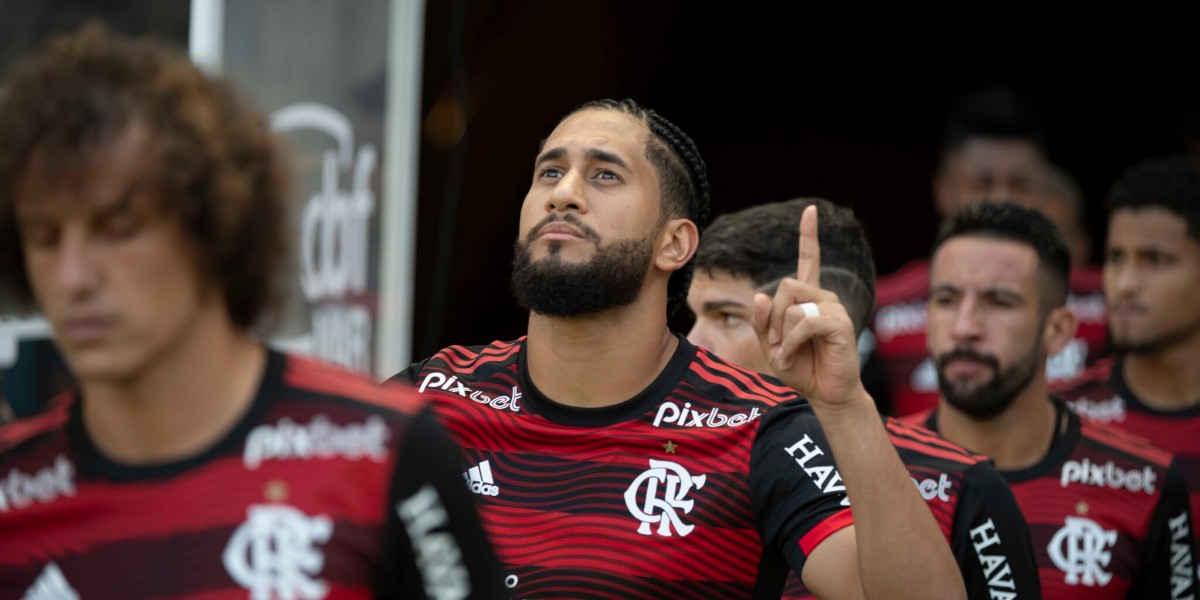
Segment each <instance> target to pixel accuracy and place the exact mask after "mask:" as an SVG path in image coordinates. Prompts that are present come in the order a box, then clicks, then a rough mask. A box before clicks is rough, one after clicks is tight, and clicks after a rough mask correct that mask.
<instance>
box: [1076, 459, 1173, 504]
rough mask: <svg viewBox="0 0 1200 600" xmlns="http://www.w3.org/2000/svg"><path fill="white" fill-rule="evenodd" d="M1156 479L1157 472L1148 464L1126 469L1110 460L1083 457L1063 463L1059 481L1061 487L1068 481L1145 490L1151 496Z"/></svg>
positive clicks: (1118, 488)
mask: <svg viewBox="0 0 1200 600" xmlns="http://www.w3.org/2000/svg"><path fill="white" fill-rule="evenodd" d="M1156 479H1158V473H1155V472H1154V470H1153V469H1151V468H1150V467H1149V466H1146V467H1142V468H1141V469H1136V470H1134V469H1131V470H1128V471H1127V470H1125V469H1122V468H1121V467H1118V466H1116V465H1115V464H1113V462H1112V461H1111V460H1110V461H1108V462H1106V463H1104V464H1102V465H1101V464H1097V463H1093V462H1092V461H1090V460H1088V459H1086V458H1085V459H1083V460H1080V461H1074V460H1069V461H1067V462H1066V463H1064V464H1063V468H1062V478H1061V483H1062V487H1067V484H1070V483H1082V484H1084V485H1094V486H1097V487H1110V488H1112V489H1114V490H1127V491H1130V492H1145V493H1146V494H1147V495H1150V496H1153V495H1154V481H1155V480H1156Z"/></svg>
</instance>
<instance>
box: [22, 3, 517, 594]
mask: <svg viewBox="0 0 1200 600" xmlns="http://www.w3.org/2000/svg"><path fill="white" fill-rule="evenodd" d="M285 207H286V197H285V195H284V178H283V175H282V166H281V164H280V159H279V155H278V151H277V150H276V142H275V140H274V138H273V136H272V135H271V134H270V131H269V128H268V126H267V123H266V120H265V119H264V118H262V116H261V115H260V114H259V113H257V112H256V111H254V110H253V109H251V108H250V107H249V106H248V105H247V104H246V103H245V102H243V101H242V100H241V99H240V98H239V97H238V95H237V94H236V93H235V91H234V90H233V89H232V88H231V87H230V86H229V85H227V84H225V83H222V82H220V81H216V80H214V79H211V78H209V77H206V76H204V75H203V74H202V73H201V72H200V71H199V70H198V69H197V68H196V67H195V66H193V65H192V64H190V63H189V61H188V60H187V58H186V57H184V56H182V55H181V54H179V53H178V52H176V51H174V50H173V49H171V48H169V47H167V46H165V45H162V44H160V43H156V42H153V41H150V40H132V39H127V38H123V37H119V36H116V35H113V34H110V33H108V32H107V31H106V29H105V28H103V27H102V26H98V25H92V26H88V27H85V28H83V29H82V30H81V31H79V32H77V33H75V34H72V35H68V36H63V37H60V38H56V39H54V40H52V41H51V42H50V43H48V44H47V46H46V47H45V48H43V49H42V50H41V51H40V52H38V53H36V54H34V55H32V56H30V57H28V58H26V59H24V60H23V61H22V62H21V63H20V64H19V65H18V66H17V67H16V68H15V69H14V71H13V72H12V74H11V76H10V78H9V79H8V80H7V82H6V86H5V90H4V93H3V95H2V96H0V262H2V263H3V268H0V278H2V279H0V282H2V285H3V286H4V287H5V288H7V289H10V290H13V291H15V292H16V293H17V295H18V296H19V297H22V298H24V299H25V300H26V302H27V303H29V304H32V305H35V306H36V307H37V308H38V309H40V310H41V312H42V314H43V315H45V317H46V319H47V320H48V321H49V322H50V324H51V326H52V327H53V330H54V333H55V336H56V340H57V344H58V346H59V348H60V350H61V351H62V355H63V356H64V357H65V359H66V363H67V365H68V366H69V367H70V369H71V371H72V372H73V373H74V375H75V376H76V378H77V381H78V382H79V387H78V390H77V391H76V390H71V391H68V392H65V393H64V394H62V395H60V396H58V397H57V398H56V399H55V400H54V401H53V402H52V403H51V405H50V406H49V407H47V408H46V410H44V411H43V412H41V413H40V414H38V415H36V416H35V417H32V418H30V419H28V420H25V421H17V422H14V423H11V424H9V425H6V426H4V427H2V428H0V532H3V533H2V534H0V537H2V538H3V543H0V596H2V597H5V598H18V597H25V598H79V597H82V598H114V597H120V598H149V597H155V598H176V597H189V598H192V597H201V596H203V597H231V596H233V597H243V598H244V597H246V596H251V597H254V598H268V597H271V598H323V597H327V596H329V597H343V598H365V597H376V596H378V597H404V598H451V597H453V598H463V597H480V598H484V597H487V598H492V597H503V596H504V588H503V586H502V581H501V577H500V574H499V571H498V569H497V567H496V563H495V558H494V555H493V554H492V551H491V548H490V544H489V541H488V540H487V538H486V537H485V535H484V534H483V531H482V528H481V524H480V522H479V519H478V515H477V513H476V510H475V507H474V503H473V501H472V498H471V495H470V493H469V492H468V490H467V489H466V488H465V487H464V486H463V481H462V479H461V477H462V475H461V473H462V467H461V466H460V464H461V453H460V451H459V450H458V449H457V448H456V447H455V446H454V444H453V443H452V442H451V441H450V439H449V438H448V437H447V436H446V435H445V433H444V431H443V430H442V429H441V428H440V426H439V425H438V424H437V422H436V420H435V419H434V417H433V415H432V413H431V411H430V409H429V407H428V405H427V404H426V403H425V401H424V400H422V399H421V398H420V397H419V396H418V395H417V394H416V393H414V392H413V391H411V390H408V389H404V388H401V387H391V386H389V387H386V388H380V387H379V386H376V385H375V384H374V382H372V381H370V380H368V379H366V378H363V377H360V376H357V375H353V374H351V373H349V372H346V371H342V370H340V369H337V368H334V367H331V366H326V365H322V364H318V363H317V362H314V361H311V360H306V359H300V358H297V357H294V356H289V355H286V354H282V353H279V352H277V351H274V350H271V349H268V348H267V347H265V346H264V344H263V342H262V341H260V340H259V339H258V338H257V337H256V336H255V335H254V334H253V333H252V329H251V328H252V327H253V326H255V325H256V324H258V323H259V321H260V319H261V318H262V317H263V316H264V315H265V314H266V313H267V311H268V310H269V309H271V308H272V307H273V306H274V303H275V300H276V298H278V295H277V294H276V292H277V290H278V289H279V288H278V287H277V285H274V283H275V282H277V281H278V276H279V274H280V273H281V271H283V268H282V267H283V261H284V260H285V259H286V257H287V256H288V252H287V248H288V244H287V235H286V233H285V231H286V228H287V222H288V220H287V219H286V218H285V217H286V212H285Z"/></svg>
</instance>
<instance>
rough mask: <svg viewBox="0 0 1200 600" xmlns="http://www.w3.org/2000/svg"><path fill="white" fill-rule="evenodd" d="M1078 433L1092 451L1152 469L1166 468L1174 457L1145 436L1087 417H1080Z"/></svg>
mask: <svg viewBox="0 0 1200 600" xmlns="http://www.w3.org/2000/svg"><path fill="white" fill-rule="evenodd" d="M1079 433H1080V437H1081V438H1082V440H1083V441H1084V442H1086V443H1087V445H1088V446H1089V447H1090V448H1091V449H1092V450H1093V451H1094V452H1097V453H1103V454H1107V455H1115V456H1116V457H1119V458H1124V459H1126V460H1128V461H1130V462H1134V463H1141V464H1143V465H1145V466H1148V467H1151V468H1154V469H1161V470H1166V469H1167V468H1168V467H1170V465H1171V461H1172V459H1173V458H1174V457H1173V456H1172V454H1171V453H1170V452H1167V451H1166V450H1163V449H1161V448H1158V447H1155V446H1154V445H1152V444H1151V443H1150V441H1149V440H1146V439H1145V438H1142V437H1138V436H1135V435H1133V434H1131V433H1128V432H1126V431H1124V430H1121V429H1117V428H1115V427H1110V426H1107V425H1102V424H1099V423H1095V422H1092V421H1089V420H1087V419H1080V427H1079Z"/></svg>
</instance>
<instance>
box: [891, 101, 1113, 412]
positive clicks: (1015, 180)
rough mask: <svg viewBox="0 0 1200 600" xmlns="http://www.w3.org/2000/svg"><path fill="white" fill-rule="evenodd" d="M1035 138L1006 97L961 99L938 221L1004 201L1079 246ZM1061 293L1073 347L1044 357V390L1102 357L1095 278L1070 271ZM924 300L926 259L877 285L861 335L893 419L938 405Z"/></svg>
mask: <svg viewBox="0 0 1200 600" xmlns="http://www.w3.org/2000/svg"><path fill="white" fill-rule="evenodd" d="M1044 137H1045V136H1044V132H1043V129H1042V125H1041V123H1040V120H1039V118H1038V116H1037V115H1036V114H1035V113H1034V111H1033V110H1032V107H1031V106H1030V105H1029V103H1028V102H1026V101H1025V100H1024V99H1023V98H1021V97H1020V96H1018V95H1017V94H1015V93H1014V92H1012V91H1011V90H1008V89H1006V88H991V89H983V90H979V91H977V92H974V93H971V94H969V95H967V96H965V97H964V98H963V99H962V100H961V101H960V102H959V104H958V105H957V106H956V107H955V108H954V110H953V111H952V112H951V114H950V116H949V118H948V119H947V122H946V126H945V133H944V135H943V139H942V145H941V151H940V154H939V157H938V165H937V168H936V170H935V172H934V177H933V200H934V207H935V208H936V209H937V213H938V216H939V218H941V219H946V218H949V217H952V216H953V215H954V213H955V212H957V211H958V210H961V208H962V207H963V206H965V205H967V204H968V203H969V202H972V201H988V202H992V201H997V200H1009V201H1013V202H1016V203H1018V204H1021V205H1023V206H1029V207H1033V208H1036V209H1038V210H1040V211H1043V212H1044V213H1045V214H1046V215H1047V216H1050V217H1059V218H1063V219H1066V220H1065V221H1063V222H1062V223H1061V229H1062V230H1063V231H1068V232H1078V233H1079V234H1080V235H1081V236H1082V235H1083V234H1084V230H1083V229H1082V227H1080V226H1079V219H1080V218H1081V217H1080V216H1081V214H1082V213H1081V212H1080V211H1077V210H1073V209H1072V208H1071V207H1070V206H1068V204H1069V201H1068V198H1067V196H1064V193H1066V194H1069V192H1064V190H1065V189H1066V187H1065V185H1066V184H1065V183H1064V182H1065V179H1063V178H1062V177H1061V176H1060V175H1059V174H1058V173H1057V172H1056V171H1055V167H1052V166H1051V165H1049V163H1048V162H1047V159H1046V151H1045V142H1044ZM1077 238H1078V236H1077ZM1086 243H1087V240H1086V239H1084V238H1079V239H1074V240H1072V244H1071V247H1072V248H1075V247H1080V248H1085V247H1086ZM1081 258H1082V257H1081ZM1070 283H1071V285H1070V296H1069V298H1068V303H1069V305H1070V306H1071V308H1072V310H1073V311H1075V314H1076V315H1077V316H1078V317H1079V326H1078V327H1077V331H1076V336H1075V339H1073V340H1071V342H1070V343H1068V344H1067V345H1066V346H1064V347H1063V349H1062V350H1061V351H1060V352H1059V353H1057V354H1055V355H1054V356H1052V357H1051V360H1050V363H1049V365H1048V370H1047V376H1048V377H1049V378H1050V379H1051V380H1057V379H1068V378H1070V377H1074V376H1076V375H1078V374H1079V373H1082V372H1083V370H1084V369H1085V368H1086V366H1087V365H1089V364H1091V363H1093V362H1095V361H1096V360H1097V359H1099V358H1100V357H1102V356H1103V355H1104V353H1105V352H1106V351H1107V345H1106V344H1107V337H1106V331H1105V329H1106V328H1105V321H1104V296H1103V292H1102V290H1101V285H1100V270H1099V269H1098V268H1096V267H1093V266H1089V265H1086V264H1079V265H1078V266H1077V267H1076V268H1075V269H1073V270H1072V272H1071V280H1070ZM928 294H929V260H928V258H926V257H921V258H917V259H914V260H912V261H909V262H908V263H906V264H905V265H904V266H902V267H901V268H900V269H898V270H897V271H895V272H893V273H890V274H887V275H885V276H882V277H880V278H879V280H878V282H877V284H876V299H875V306H876V310H875V316H874V318H873V319H872V321H871V325H870V331H871V334H872V335H871V341H873V342H874V352H875V354H874V357H873V358H874V359H875V360H877V361H878V362H879V365H880V368H881V370H882V371H883V373H884V379H885V380H886V384H885V385H884V386H883V387H885V389H887V390H888V393H887V399H886V401H885V404H886V406H889V407H890V408H891V411H892V414H894V415H896V416H902V415H907V414H912V413H915V412H919V411H922V410H927V409H929V408H932V407H933V406H934V405H936V404H937V399H938V386H937V369H936V367H935V366H934V364H933V363H932V362H931V361H930V360H929V355H928V353H927V352H926V351H925V348H926V323H925V307H926V303H927V302H928V300H929V296H928Z"/></svg>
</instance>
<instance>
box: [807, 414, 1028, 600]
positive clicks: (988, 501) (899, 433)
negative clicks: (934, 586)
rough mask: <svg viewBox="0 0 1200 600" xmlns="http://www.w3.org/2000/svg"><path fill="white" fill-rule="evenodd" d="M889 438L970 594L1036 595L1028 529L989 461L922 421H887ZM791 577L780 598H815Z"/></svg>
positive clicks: (1003, 483)
mask: <svg viewBox="0 0 1200 600" xmlns="http://www.w3.org/2000/svg"><path fill="white" fill-rule="evenodd" d="M886 425H887V432H888V437H889V438H890V439H891V441H892V445H893V446H895V447H896V451H897V453H898V454H899V455H900V460H901V461H902V462H903V463H904V466H905V468H907V469H908V473H909V476H911V477H912V481H913V484H914V485H916V486H917V489H918V490H919V491H920V492H921V497H922V498H924V499H925V503H926V504H927V505H928V506H929V510H930V511H931V512H932V513H933V517H934V519H935V520H936V521H937V524H938V527H940V528H941V530H942V533H943V534H944V535H945V536H946V540H947V541H948V542H949V543H950V547H951V549H952V550H953V551H954V558H955V560H956V561H957V562H958V566H959V569H960V570H961V571H962V575H963V583H965V584H966V586H967V597H969V598H1010V599H1011V598H1041V597H1042V596H1041V585H1040V583H1039V580H1038V567H1037V562H1036V561H1035V560H1034V555H1033V547H1032V545H1031V542H1030V538H1029V527H1028V525H1026V523H1025V517H1024V515H1023V514H1022V513H1021V509H1020V507H1018V506H1017V500H1016V498H1015V497H1014V496H1013V493H1012V490H1010V489H1009V487H1008V483H1006V482H1005V481H1004V477H1002V476H1001V475H1000V473H999V471H997V470H996V468H995V466H994V465H993V464H992V461H991V459H989V458H987V457H986V456H983V455H981V454H974V453H972V452H968V451H967V450H964V449H963V448H962V447H961V446H958V445H957V444H954V443H952V442H950V441H948V440H946V439H945V438H942V437H941V436H939V435H938V434H936V433H934V432H932V431H930V430H928V429H925V428H924V427H921V426H920V425H915V424H910V423H904V422H901V421H897V420H894V419H886ZM812 597H813V596H812V595H811V594H809V593H808V592H807V590H805V589H804V586H803V585H802V584H801V583H800V581H799V579H797V578H795V577H791V578H789V579H788V586H787V588H786V590H785V592H784V598H789V599H793V598H796V599H798V598H812Z"/></svg>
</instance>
